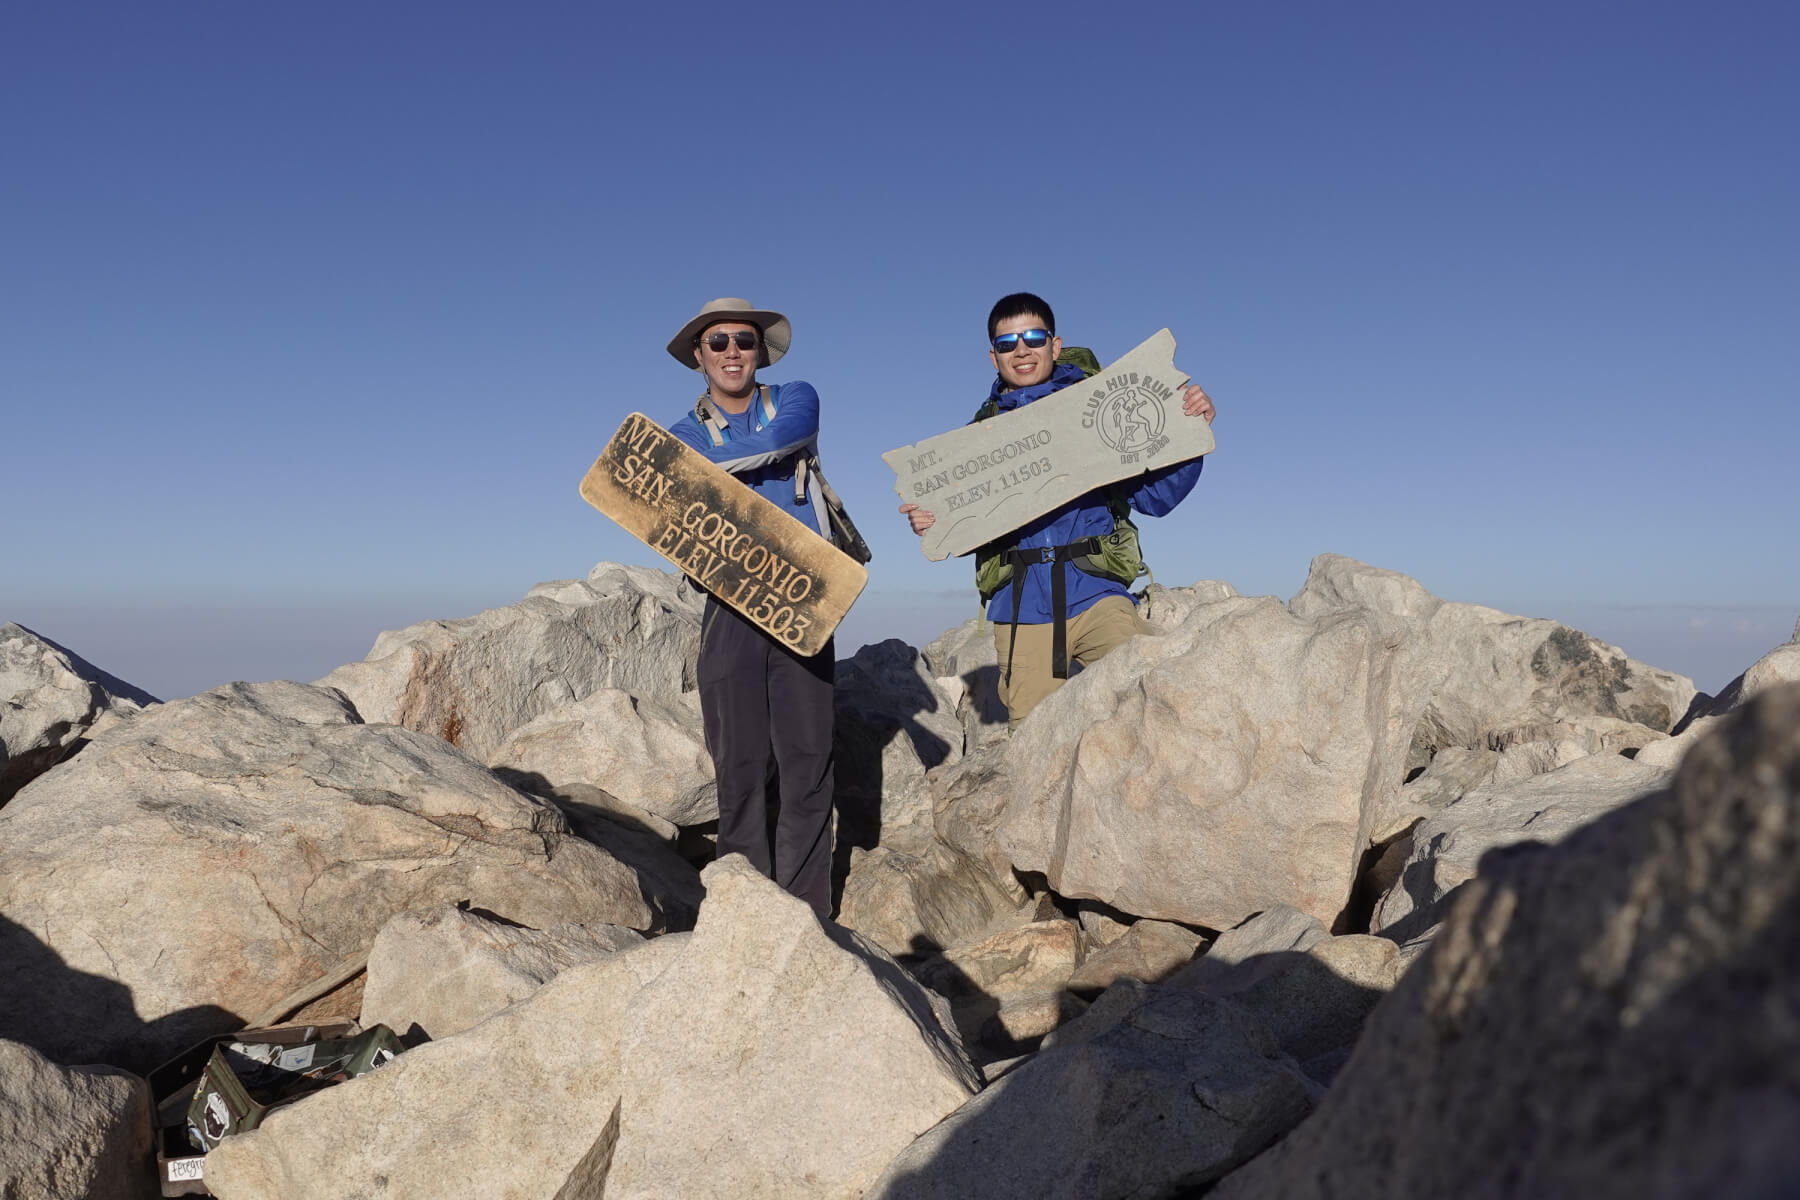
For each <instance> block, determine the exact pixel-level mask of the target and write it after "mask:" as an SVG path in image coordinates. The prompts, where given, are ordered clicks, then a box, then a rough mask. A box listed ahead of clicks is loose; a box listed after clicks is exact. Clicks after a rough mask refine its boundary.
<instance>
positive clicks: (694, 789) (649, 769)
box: [487, 688, 719, 827]
mask: <svg viewBox="0 0 1800 1200" xmlns="http://www.w3.org/2000/svg"><path fill="white" fill-rule="evenodd" d="M487 762H488V765H489V766H491V767H493V768H494V769H495V770H496V771H499V772H501V774H502V777H503V778H507V779H509V780H512V781H514V782H516V783H519V784H520V785H521V786H525V787H528V788H529V789H530V790H532V791H535V792H538V793H540V794H546V793H548V794H554V795H558V796H563V797H570V798H577V799H579V800H581V801H584V802H586V801H589V797H588V796H587V793H586V789H597V790H598V791H600V792H603V793H605V794H606V796H607V797H610V798H612V799H616V800H621V801H624V802H625V804H627V805H630V806H631V807H632V808H635V809H639V810H642V811H643V812H645V813H648V814H650V815H651V816H653V817H657V818H661V820H662V821H666V822H667V823H668V824H669V825H672V826H678V827H679V826H693V825H704V824H705V823H706V822H708V821H716V820H718V817H719V787H718V781H717V780H716V779H714V777H713V762H712V756H711V755H709V754H708V753H707V752H706V731H705V727H704V725H703V724H702V723H701V718H700V695H699V693H698V692H685V693H680V694H677V695H672V696H634V695H632V694H631V693H630V692H624V691H620V690H619V689H617V688H599V689H597V690H596V691H594V692H592V693H590V694H589V695H588V696H586V697H584V698H583V699H580V700H577V701H575V702H574V703H572V704H565V705H563V706H562V707H561V708H557V709H553V710H551V711H550V712H547V713H544V714H543V715H541V716H538V717H534V718H533V719H532V720H530V721H527V722H526V723H525V724H523V725H521V726H520V727H519V728H517V729H515V730H513V731H512V732H511V733H510V734H508V735H507V736H506V738H505V740H504V741H502V742H501V744H500V746H499V747H498V748H497V749H496V750H494V752H493V753H492V754H489V755H488V757H487ZM593 800H598V801H599V803H600V804H601V805H603V806H604V807H606V808H610V809H614V810H618V809H619V806H617V805H612V804H610V803H608V802H607V801H606V800H604V799H601V798H599V797H594V798H593ZM623 811H626V812H629V810H628V809H627V810H623Z"/></svg>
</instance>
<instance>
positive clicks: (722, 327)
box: [694, 321, 762, 396]
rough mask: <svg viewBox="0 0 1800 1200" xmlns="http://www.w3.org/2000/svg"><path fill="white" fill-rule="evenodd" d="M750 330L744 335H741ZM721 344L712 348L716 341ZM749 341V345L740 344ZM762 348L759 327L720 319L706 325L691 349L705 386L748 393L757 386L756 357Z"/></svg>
mask: <svg viewBox="0 0 1800 1200" xmlns="http://www.w3.org/2000/svg"><path fill="white" fill-rule="evenodd" d="M745 334H749V335H750V336H749V337H748V338H746V337H745V336H744V335H745ZM721 341H722V342H723V343H724V348H723V349H720V350H715V349H713V346H714V345H715V344H716V343H718V342H721ZM745 341H748V342H749V348H748V349H746V348H745V347H743V346H741V345H739V343H740V342H745ZM761 348H762V331H761V330H759V329H758V328H757V327H756V326H754V325H746V324H745V323H744V322H742V321H722V322H720V323H719V324H717V325H708V326H707V327H706V328H705V329H703V330H701V332H700V345H699V346H697V347H696V348H695V350H694V355H695V361H697V362H698V363H699V364H700V370H701V371H703V372H704V373H705V374H706V386H707V387H708V388H710V389H711V390H712V391H713V393H714V394H720V393H723V394H724V395H727V396H744V395H748V394H749V392H750V390H751V389H752V388H754V387H755V386H756V358H757V355H758V354H759V353H760V352H761Z"/></svg>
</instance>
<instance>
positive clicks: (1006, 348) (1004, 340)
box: [994, 329, 1050, 354]
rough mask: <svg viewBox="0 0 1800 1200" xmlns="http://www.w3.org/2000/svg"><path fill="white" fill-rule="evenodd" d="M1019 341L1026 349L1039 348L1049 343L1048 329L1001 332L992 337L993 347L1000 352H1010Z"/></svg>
mask: <svg viewBox="0 0 1800 1200" xmlns="http://www.w3.org/2000/svg"><path fill="white" fill-rule="evenodd" d="M1020 342H1024V343H1025V348H1026V349H1027V350H1041V349H1043V348H1044V347H1045V346H1047V345H1049V344H1050V331H1049V330H1048V329H1027V330H1026V331H1025V332H1024V333H1003V334H1001V335H1000V336H999V337H997V338H995V339H994V349H995V350H996V351H998V352H999V353H1001V354H1011V353H1012V352H1013V350H1014V349H1015V348H1016V347H1017V346H1018V344H1019V343H1020Z"/></svg>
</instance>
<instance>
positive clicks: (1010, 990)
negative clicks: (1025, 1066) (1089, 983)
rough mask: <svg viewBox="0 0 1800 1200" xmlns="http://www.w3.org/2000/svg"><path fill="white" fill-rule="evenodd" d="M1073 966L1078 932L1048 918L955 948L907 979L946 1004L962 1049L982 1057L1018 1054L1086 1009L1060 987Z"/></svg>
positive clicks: (1065, 922) (1063, 920) (1061, 920)
mask: <svg viewBox="0 0 1800 1200" xmlns="http://www.w3.org/2000/svg"><path fill="white" fill-rule="evenodd" d="M1080 960H1081V934H1080V926H1078V925H1077V924H1076V923H1075V922H1074V921H1071V920H1068V919H1066V918H1049V919H1046V920H1041V921H1028V922H1026V923H1024V924H1022V925H1019V926H1016V927H1014V928H1011V929H1006V930H1003V931H1001V932H999V933H996V934H994V935H992V936H991V937H987V938H983V939H982V940H980V941H978V942H972V943H969V944H966V945H961V946H954V947H952V948H950V949H948V950H945V951H944V952H942V953H941V954H937V955H934V956H932V957H931V958H928V959H926V960H925V961H923V962H921V963H919V964H918V965H917V966H915V967H913V968H912V973H913V977H914V978H915V979H917V980H918V981H919V982H921V983H923V984H924V985H925V986H926V987H928V988H930V989H931V990H932V991H934V992H936V993H937V994H938V995H940V996H943V997H944V998H945V999H947V1000H949V1001H950V1011H951V1016H952V1019H953V1020H954V1021H955V1022H956V1028H957V1032H958V1033H960V1034H961V1035H962V1040H963V1044H964V1045H965V1046H968V1047H971V1048H972V1053H974V1054H976V1055H977V1056H978V1057H980V1058H983V1059H988V1058H997V1057H1007V1056H1011V1055H1013V1054H1017V1053H1018V1052H1019V1051H1020V1050H1021V1049H1025V1048H1028V1047H1029V1045H1030V1044H1032V1043H1035V1041H1036V1040H1037V1039H1038V1038H1041V1037H1043V1036H1044V1035H1045V1034H1046V1033H1049V1032H1050V1031H1051V1030H1052V1029H1055V1028H1056V1027H1057V1026H1058V1025H1060V1024H1062V1023H1063V1021H1065V1020H1067V1019H1068V1018H1069V1017H1072V1016H1075V1015H1076V1014H1078V1013H1079V1012H1081V1011H1082V1010H1083V1009H1085V1008H1086V1007H1087V1004H1086V1002H1084V1001H1082V1000H1080V999H1078V998H1077V997H1075V996H1073V995H1072V994H1070V993H1068V992H1067V991H1066V989H1065V987H1064V985H1065V984H1067V983H1068V981H1069V976H1071V975H1073V974H1074V973H1075V967H1076V964H1077V963H1079V962H1080Z"/></svg>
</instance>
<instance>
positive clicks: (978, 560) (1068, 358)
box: [975, 346, 1156, 614]
mask: <svg viewBox="0 0 1800 1200" xmlns="http://www.w3.org/2000/svg"><path fill="white" fill-rule="evenodd" d="M1056 361H1057V362H1059V363H1072V364H1073V365H1075V366H1078V367H1080V368H1081V371H1082V374H1083V375H1085V376H1087V377H1089V378H1091V377H1093V376H1095V375H1098V374H1099V373H1100V361H1099V360H1098V359H1097V358H1095V357H1094V352H1093V351H1092V350H1089V349H1088V348H1087V347H1085V346H1068V347H1065V348H1064V350H1063V352H1062V353H1061V354H1059V355H1057V356H1056ZM999 412H1000V403H999V401H998V400H991V399H990V400H989V401H988V402H987V403H986V404H983V405H982V406H981V408H980V409H979V410H978V411H977V412H976V413H975V419H976V420H977V421H985V420H987V419H988V418H989V417H992V416H996V415H998V414H999ZM1106 507H1107V508H1108V510H1110V511H1111V512H1112V516H1113V527H1112V532H1111V533H1108V534H1105V535H1103V536H1101V537H1098V538H1096V539H1094V540H1095V541H1096V542H1097V543H1098V549H1097V550H1096V551H1095V552H1094V553H1092V554H1083V555H1079V556H1077V557H1075V558H1071V559H1069V560H1068V561H1069V565H1070V566H1072V567H1074V568H1075V569H1076V570H1078V571H1085V572H1087V573H1088V574H1089V575H1098V576H1102V577H1104V578H1106V579H1113V580H1117V581H1118V582H1119V583H1122V584H1124V585H1125V586H1126V587H1127V588H1129V587H1131V585H1132V584H1134V583H1135V582H1137V580H1138V578H1139V577H1140V576H1149V578H1150V582H1151V583H1154V582H1156V577H1155V576H1153V575H1150V568H1149V566H1148V565H1147V564H1146V563H1145V562H1144V555H1143V551H1142V550H1141V549H1140V548H1139V546H1138V528H1137V526H1136V525H1134V524H1133V523H1132V520H1131V505H1130V503H1129V502H1128V501H1127V500H1126V499H1125V495H1124V492H1123V491H1122V490H1120V489H1118V488H1109V489H1108V490H1107V493H1106ZM1010 549H1012V546H1011V544H1010V543H1008V542H1006V541H1004V540H1001V541H994V542H989V543H988V544H987V545H985V546H983V547H981V548H980V549H978V550H976V551H975V590H976V591H977V592H979V593H980V594H981V603H982V607H983V610H984V611H985V609H986V606H987V603H988V601H990V600H992V599H993V598H994V596H995V594H996V593H997V592H999V590H1000V589H1001V588H1003V587H1005V586H1006V581H1007V580H1009V579H1011V578H1012V572H1013V565H1012V561H1011V560H1010V559H1009V558H1008V557H1007V551H1008V550H1010ZM1144 592H1145V597H1146V608H1145V612H1146V614H1147V613H1148V612H1149V609H1148V596H1149V588H1148V587H1146V588H1145V589H1144Z"/></svg>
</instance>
